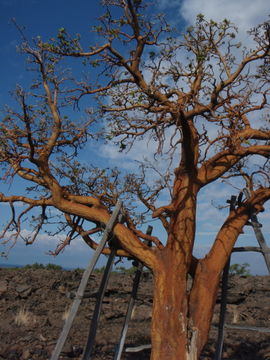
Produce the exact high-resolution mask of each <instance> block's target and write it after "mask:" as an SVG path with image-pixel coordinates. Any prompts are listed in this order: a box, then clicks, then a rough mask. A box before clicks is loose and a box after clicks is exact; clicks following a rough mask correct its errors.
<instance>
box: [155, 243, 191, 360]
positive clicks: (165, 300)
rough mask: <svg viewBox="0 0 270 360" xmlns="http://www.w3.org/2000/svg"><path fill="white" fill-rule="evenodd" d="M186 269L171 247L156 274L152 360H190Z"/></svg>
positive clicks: (165, 253)
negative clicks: (188, 350)
mask: <svg viewBox="0 0 270 360" xmlns="http://www.w3.org/2000/svg"><path fill="white" fill-rule="evenodd" d="M187 309H188V307H187V269H186V266H185V265H184V264H183V263H181V261H179V260H178V261H177V260H176V256H175V254H173V252H172V251H170V250H169V249H168V248H167V249H164V250H163V251H162V260H161V264H160V267H159V269H158V270H156V271H154V303H153V312H152V330H151V335H152V352H151V360H187V359H189V358H188V357H187V354H186V351H187V338H188V336H187V335H188V334H187Z"/></svg>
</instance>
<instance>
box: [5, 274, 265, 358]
mask: <svg viewBox="0 0 270 360" xmlns="http://www.w3.org/2000/svg"><path fill="white" fill-rule="evenodd" d="M81 276H82V272H80V271H63V270H47V269H39V270H33V269H17V270H13V269H4V268H3V269H0V315H1V322H0V359H10V360H16V359H20V360H30V359H31V360H36V359H38V360H43V359H44V360H45V359H50V356H51V353H52V351H53V349H54V346H55V344H56V341H57V339H58V337H59V334H60V332H61V330H62V327H63V323H64V319H65V317H66V316H67V314H68V310H69V307H70V305H71V303H72V301H73V298H74V293H75V291H76V289H77V287H78V285H79V282H80V279H81ZM100 279H101V274H99V273H95V274H94V275H92V276H91V279H90V281H89V284H88V287H87V291H86V293H85V297H84V299H83V300H82V302H81V306H80V308H79V312H78V314H77V317H76V319H75V321H74V323H73V326H72V329H71V332H70V335H69V337H68V340H67V342H66V344H65V346H64V349H63V352H62V353H61V356H60V359H62V360H64V359H65V360H67V359H74V360H76V359H80V356H81V353H82V351H83V346H84V345H85V343H86V339H87V334H88V330H89V323H90V319H91V316H92V314H93V309H94V306H95V299H96V293H97V290H98V286H99V283H100ZM132 279H133V276H132V275H130V274H123V273H113V274H112V275H111V278H110V281H109V285H108V288H107V290H106V293H105V298H104V303H103V308H102V313H101V318H100V323H99V328H98V332H97V337H96V346H95V350H94V354H93V356H92V357H91V359H93V360H101V359H106V360H110V359H113V357H114V350H115V346H116V344H117V343H118V339H119V336H120V331H121V328H122V325H123V321H124V316H125V312H126V307H127V301H128V298H129V296H130V292H131V287H132ZM269 300H270V278H269V277H259V276H256V277H237V276H233V277H231V279H230V283H229V298H228V307H227V323H228V324H231V325H233V326H235V327H236V328H234V329H228V328H227V329H226V330H225V343H224V352H223V359H230V360H241V359H245V360H267V359H268V360H269V359H270V332H259V331H257V330H256V328H254V327H263V328H265V330H267V328H268V329H269V328H270V325H269V320H270V311H269V307H270V306H269ZM151 304H152V278H151V274H150V273H147V274H145V275H144V276H143V278H142V281H141V284H140V288H139V293H138V299H137V302H136V307H135V309H134V311H133V314H132V321H131V322H130V327H129V330H128V334H127V341H126V346H128V347H131V346H138V345H143V344H149V343H150V339H149V328H150V320H151ZM218 309H219V304H217V306H216V311H215V315H214V319H213V327H212V329H211V333H210V340H209V343H208V345H207V347H206V349H205V351H204V354H203V356H202V359H204V360H210V359H213V353H214V351H215V342H216V338H217V329H216V326H215V325H217V323H218ZM239 325H245V326H247V325H248V326H250V327H251V329H250V330H239V329H238V328H237V326H239ZM149 354H150V352H149V350H144V351H141V352H139V353H123V356H122V360H144V359H145V360H146V359H149Z"/></svg>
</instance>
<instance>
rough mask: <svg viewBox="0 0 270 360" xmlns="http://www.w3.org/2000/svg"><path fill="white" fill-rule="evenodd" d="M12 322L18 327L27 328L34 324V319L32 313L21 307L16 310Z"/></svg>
mask: <svg viewBox="0 0 270 360" xmlns="http://www.w3.org/2000/svg"><path fill="white" fill-rule="evenodd" d="M14 321H15V324H16V325H18V326H29V325H33V324H35V323H36V317H35V316H34V314H33V313H31V312H30V311H29V310H26V309H25V308H24V307H23V308H21V309H19V310H18V312H17V314H16V315H15V320H14Z"/></svg>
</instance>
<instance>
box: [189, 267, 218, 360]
mask: <svg viewBox="0 0 270 360" xmlns="http://www.w3.org/2000/svg"><path fill="white" fill-rule="evenodd" d="M219 282H220V272H217V271H216V270H212V271H208V270H207V269H206V267H204V266H202V264H201V263H200V262H199V264H198V265H197V271H196V275H195V278H194V281H193V285H192V289H191V293H190V298H189V329H190V330H191V333H192V332H193V335H194V334H195V335H196V336H194V338H193V341H191V343H190V345H189V346H190V351H191V352H192V351H193V352H195V351H196V354H197V355H196V356H197V357H191V358H190V359H192V360H193V359H194V360H197V359H198V357H199V355H200V354H201V352H202V350H203V348H204V346H205V345H206V343H207V341H208V336H209V330H210V326H211V323H212V317H213V313H214V307H215V304H216V299H217V294H218V288H219Z"/></svg>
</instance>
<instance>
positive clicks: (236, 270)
mask: <svg viewBox="0 0 270 360" xmlns="http://www.w3.org/2000/svg"><path fill="white" fill-rule="evenodd" d="M249 267H250V265H249V264H248V263H244V264H233V265H231V266H230V269H229V273H230V274H231V275H240V276H250V275H251V274H250V271H249V269H248V268H249Z"/></svg>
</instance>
